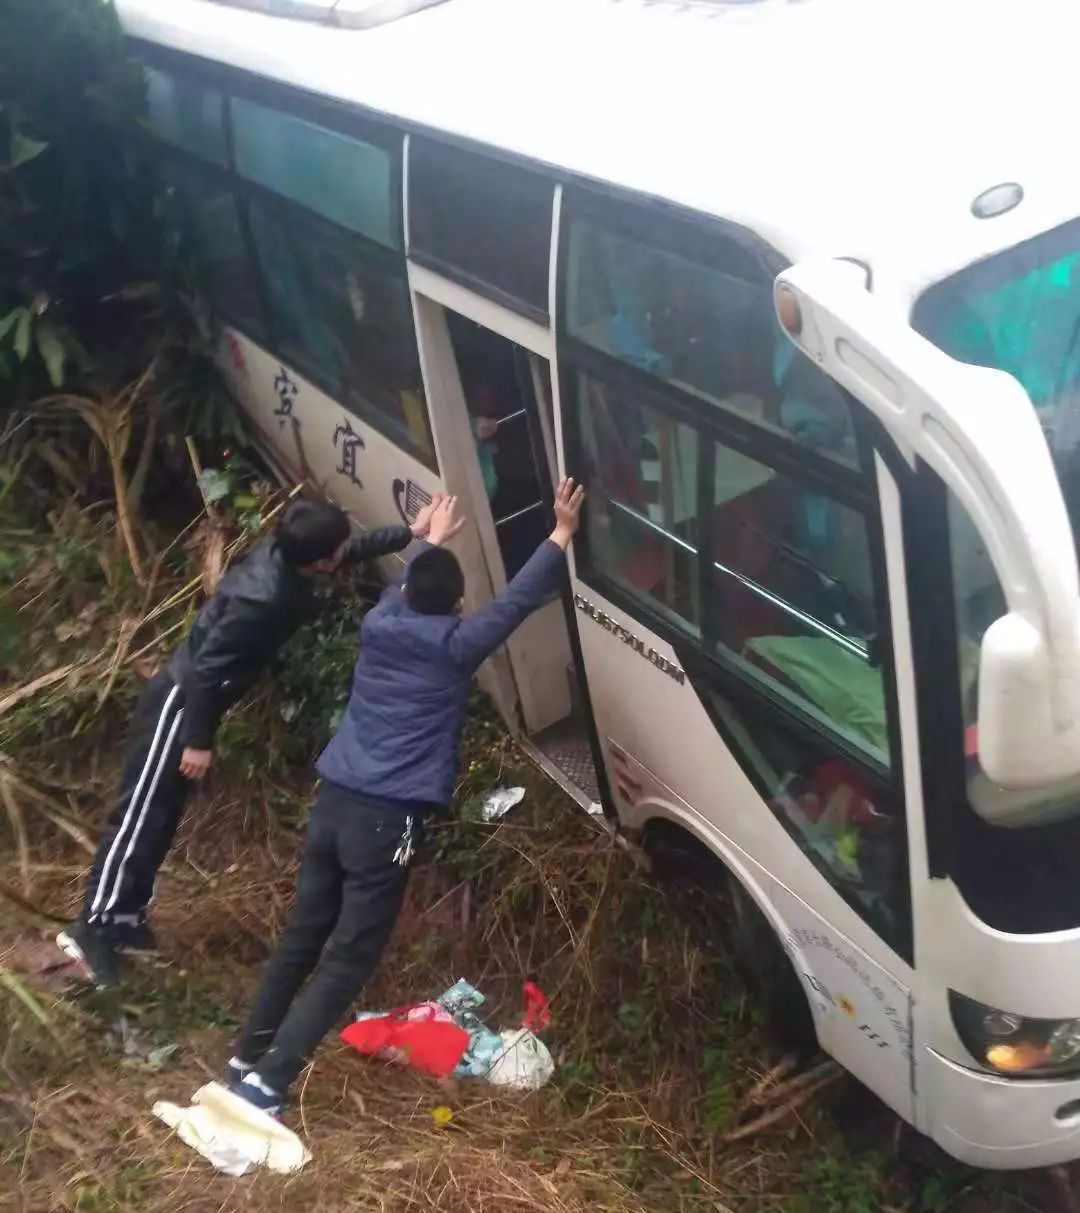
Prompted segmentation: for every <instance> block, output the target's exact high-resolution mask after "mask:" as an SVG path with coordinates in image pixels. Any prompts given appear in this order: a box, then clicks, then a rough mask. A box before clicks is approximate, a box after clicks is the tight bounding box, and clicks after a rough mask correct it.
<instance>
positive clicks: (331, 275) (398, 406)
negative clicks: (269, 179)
mask: <svg viewBox="0 0 1080 1213" xmlns="http://www.w3.org/2000/svg"><path fill="white" fill-rule="evenodd" d="M248 214H249V217H250V223H251V234H252V241H253V244H254V247H255V255H256V257H257V258H258V262H259V268H260V271H261V273H262V277H263V282H264V283H265V286H266V297H267V304H268V307H269V311H270V325H271V332H272V335H273V339H274V344H275V347H276V350H277V352H278V353H279V354H280V356H281V357H282V358H283V359H285V361H286V362H289V363H292V364H293V365H294V366H296V367H297V369H298V370H300V371H302V372H303V373H304V374H306V375H308V376H309V377H310V378H311V379H313V380H314V381H315V382H316V383H318V384H319V386H320V387H322V388H323V390H324V391H327V392H328V393H329V394H330V395H332V396H334V397H336V398H337V399H339V400H341V401H342V403H344V404H346V405H347V406H349V407H350V408H351V409H352V410H353V411H354V412H356V413H357V415H358V416H361V417H365V418H366V419H367V420H369V421H370V422H371V423H372V424H373V425H376V426H377V427H378V428H380V429H382V430H384V431H385V432H386V433H388V435H389V436H390V437H392V438H393V439H394V440H396V441H399V442H401V443H402V444H403V445H406V446H409V447H412V449H413V450H415V451H416V453H417V454H418V455H420V456H421V458H423V459H425V460H427V461H430V460H431V459H432V458H433V457H434V449H433V446H432V442H431V433H430V430H429V428H428V424H427V413H426V410H425V408H424V407H423V399H424V397H423V388H422V384H421V379H420V367H419V360H418V356H417V353H416V340H415V337H414V334H413V323H412V311H411V308H410V305H409V293H408V287H407V285H406V282H405V279H404V277H403V276H402V275H400V274H397V273H395V272H393V271H391V270H388V269H385V268H383V267H382V265H380V264H378V263H376V262H375V261H374V260H373V259H371V258H370V257H368V256H365V253H364V249H363V247H362V246H360V245H359V244H358V243H357V241H356V240H355V238H354V237H352V236H350V235H349V233H348V232H344V231H342V230H341V229H340V228H336V227H334V226H333V225H332V224H329V223H326V222H325V221H323V220H321V219H319V218H317V217H316V216H314V215H306V214H304V213H303V212H300V211H298V210H297V209H296V208H294V207H292V206H280V205H275V204H274V203H273V202H272V201H270V200H268V199H263V198H261V197H260V198H255V197H252V198H250V199H249V200H248Z"/></svg>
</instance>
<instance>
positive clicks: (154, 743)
mask: <svg viewBox="0 0 1080 1213" xmlns="http://www.w3.org/2000/svg"><path fill="white" fill-rule="evenodd" d="M183 715H184V697H183V694H182V692H181V690H180V688H179V687H178V686H177V685H176V684H175V683H174V682H173V680H172V679H171V678H170V677H169V675H168V674H167V673H165V672H164V671H162V672H161V673H160V674H157V675H155V677H154V678H152V679H151V681H150V683H149V685H148V686H147V688H146V690H145V691H143V693H142V695H141V696H140V698H139V702H138V705H137V707H136V709H135V718H134V720H133V721H132V725H131V736H130V740H129V743H128V751H127V756H126V758H125V760H124V774H123V781H122V784H121V787H120V795H119V798H118V799H117V802H116V807H115V808H114V809H113V811H112V813H111V814H110V815H109V820H108V822H107V823H106V825H105V829H104V830H103V831H102V835H101V841H100V843H99V844H98V849H97V853H96V854H95V856H94V863H93V867H92V868H91V869H90V884H89V888H88V889H87V893H86V902H85V905H84V907H83V912H82V916H83V918H84V919H85V920H86V921H88V922H91V923H100V924H103V925H104V924H108V923H134V922H138V921H139V920H140V919H141V918H142V916H143V914H144V913H145V912H146V907H147V905H148V904H149V903H150V899H151V897H152V896H153V893H154V880H155V878H156V877H157V871H158V868H159V867H160V866H161V864H162V861H163V860H164V858H165V854H166V852H167V851H168V849H169V845H170V843H171V842H172V840H173V835H174V834H175V833H176V827H177V826H178V825H179V824H180V818H181V816H182V815H183V811H184V801H185V799H186V797H187V793H188V790H189V788H190V786H191V784H190V781H189V780H187V779H185V778H184V777H183V775H181V774H180V754H181V751H182V748H183V747H182V746H181V744H180V722H181V719H182V718H183Z"/></svg>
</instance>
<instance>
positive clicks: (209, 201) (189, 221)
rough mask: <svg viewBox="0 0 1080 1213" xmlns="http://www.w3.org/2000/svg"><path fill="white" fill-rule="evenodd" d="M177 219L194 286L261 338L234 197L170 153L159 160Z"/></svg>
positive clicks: (259, 314)
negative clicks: (194, 272)
mask: <svg viewBox="0 0 1080 1213" xmlns="http://www.w3.org/2000/svg"><path fill="white" fill-rule="evenodd" d="M160 172H161V175H162V178H163V180H164V181H165V182H166V195H167V197H168V199H169V202H170V203H171V204H172V206H173V207H174V208H175V216H176V222H177V224H178V227H179V228H180V230H182V231H183V232H184V233H185V235H186V236H187V238H188V239H189V240H190V241H191V244H192V247H193V250H194V253H195V262H196V265H197V267H198V273H199V278H200V282H199V285H200V286H201V287H202V289H203V290H205V291H206V293H207V295H208V297H209V299H210V301H211V302H212V304H213V306H214V308H215V310H216V311H217V313H218V314H219V315H220V317H221V319H222V320H224V321H226V322H227V323H229V324H232V325H235V326H236V327H237V328H238V329H241V330H242V331H243V332H245V333H247V335H248V336H249V337H252V338H254V339H255V340H257V341H258V340H262V339H264V337H265V332H264V327H265V326H264V323H263V318H262V308H261V306H260V302H259V293H258V290H257V288H256V285H255V282H254V278H253V275H252V272H251V267H250V265H249V264H248V258H247V249H246V247H245V244H244V238H243V232H242V230H241V227H240V218H239V214H238V212H237V205H236V198H235V197H234V195H233V193H232V191H231V190H230V189H229V188H228V187H227V186H225V185H224V184H222V182H221V181H220V180H217V179H216V177H215V176H214V175H213V174H209V173H203V172H198V171H196V170H195V168H194V166H192V165H190V164H187V163H183V164H182V163H181V162H180V161H179V159H178V158H176V157H170V158H168V159H166V160H163V161H162V162H161V166H160Z"/></svg>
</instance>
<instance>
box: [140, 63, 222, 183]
mask: <svg viewBox="0 0 1080 1213" xmlns="http://www.w3.org/2000/svg"><path fill="white" fill-rule="evenodd" d="M145 71H146V109H147V121H148V123H149V125H150V128H151V130H152V131H153V132H154V134H155V135H157V136H158V137H159V138H160V139H164V140H165V142H166V143H171V144H172V145H173V146H174V147H179V148H182V149H183V150H184V151H185V152H191V153H192V154H193V155H195V156H199V157H201V158H202V159H204V160H209V161H211V162H212V163H214V164H218V165H221V166H224V165H225V158H226V153H225V98H224V96H223V95H222V93H221V91H220V90H219V89H216V88H211V87H209V86H208V85H206V84H203V83H202V82H201V81H199V80H195V79H192V78H191V77H185V76H173V75H171V74H170V73H168V72H163V71H160V70H159V69H158V68H155V67H148V68H146V69H145Z"/></svg>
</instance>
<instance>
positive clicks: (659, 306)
mask: <svg viewBox="0 0 1080 1213" xmlns="http://www.w3.org/2000/svg"><path fill="white" fill-rule="evenodd" d="M654 239H655V229H654V230H653V231H651V232H650V233H647V234H642V236H641V237H640V238H638V237H636V236H634V235H631V234H627V233H625V232H622V231H615V230H609V229H608V228H607V227H603V228H602V227H600V226H599V225H598V224H596V223H594V222H593V221H592V220H591V219H588V218H580V217H577V216H573V215H572V216H571V218H570V220H569V239H568V259H567V267H568V275H567V293H566V331H567V334H568V335H569V336H570V337H571V338H572V339H573V340H574V341H577V342H580V343H581V344H583V345H587V346H589V347H591V348H592V349H594V350H596V351H598V352H600V353H602V354H605V355H607V356H609V357H611V358H614V359H617V360H618V361H620V362H624V363H628V364H630V365H631V366H634V367H637V368H638V369H639V370H642V371H645V372H646V373H648V374H650V375H654V376H656V377H657V378H658V379H660V380H661V381H663V382H666V383H668V384H670V385H671V387H673V388H675V389H676V390H678V391H679V392H682V393H685V394H686V395H688V396H689V397H691V398H693V399H694V400H696V401H699V402H700V403H701V404H702V407H703V408H718V409H722V410H724V411H726V412H728V413H732V414H734V415H736V416H737V417H740V418H743V419H745V420H747V421H751V422H754V423H755V424H757V425H760V426H761V428H762V430H764V431H766V432H767V433H770V434H772V435H775V436H782V437H784V438H788V439H793V440H794V441H795V442H797V443H799V444H800V445H801V446H804V447H807V448H809V449H812V450H815V451H817V452H819V453H820V454H821V455H823V456H825V457H827V458H830V459H833V460H837V461H839V462H841V463H843V464H845V465H847V466H849V467H857V466H858V453H857V450H856V444H855V437H854V430H853V427H852V424H851V417H850V414H849V412H848V406H847V402H846V401H845V399H844V396H843V393H842V392H841V391H840V389H839V388H838V387H837V385H836V384H835V383H834V382H833V381H832V380H831V379H829V378H828V377H827V376H826V375H825V374H824V373H823V372H822V371H820V370H819V369H818V368H817V367H816V366H814V365H813V363H812V362H811V361H810V360H809V359H808V358H806V357H805V355H803V354H801V353H799V352H798V351H797V350H796V349H795V348H794V346H792V344H791V343H790V342H789V341H788V340H787V338H786V337H784V335H783V334H782V333H781V332H780V329H779V326H778V325H777V323H776V319H775V316H774V313H773V304H772V282H773V278H774V276H775V273H776V270H777V268H778V266H779V263H777V264H776V265H771V264H767V263H766V260H765V258H764V254H762V253H759V252H757V251H755V250H754V249H752V248H751V247H750V246H749V245H748V244H741V243H739V242H737V241H735V240H730V239H727V238H722V237H713V238H710V239H709V240H708V243H707V246H704V247H703V248H702V255H701V256H700V257H699V258H695V257H692V256H691V255H690V254H689V251H688V252H687V255H681V254H680V253H678V252H675V251H673V250H670V249H665V248H662V247H659V246H658V245H656V244H655V243H653V241H654ZM697 239H698V240H700V239H701V237H700V235H699V236H698V237H697Z"/></svg>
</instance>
